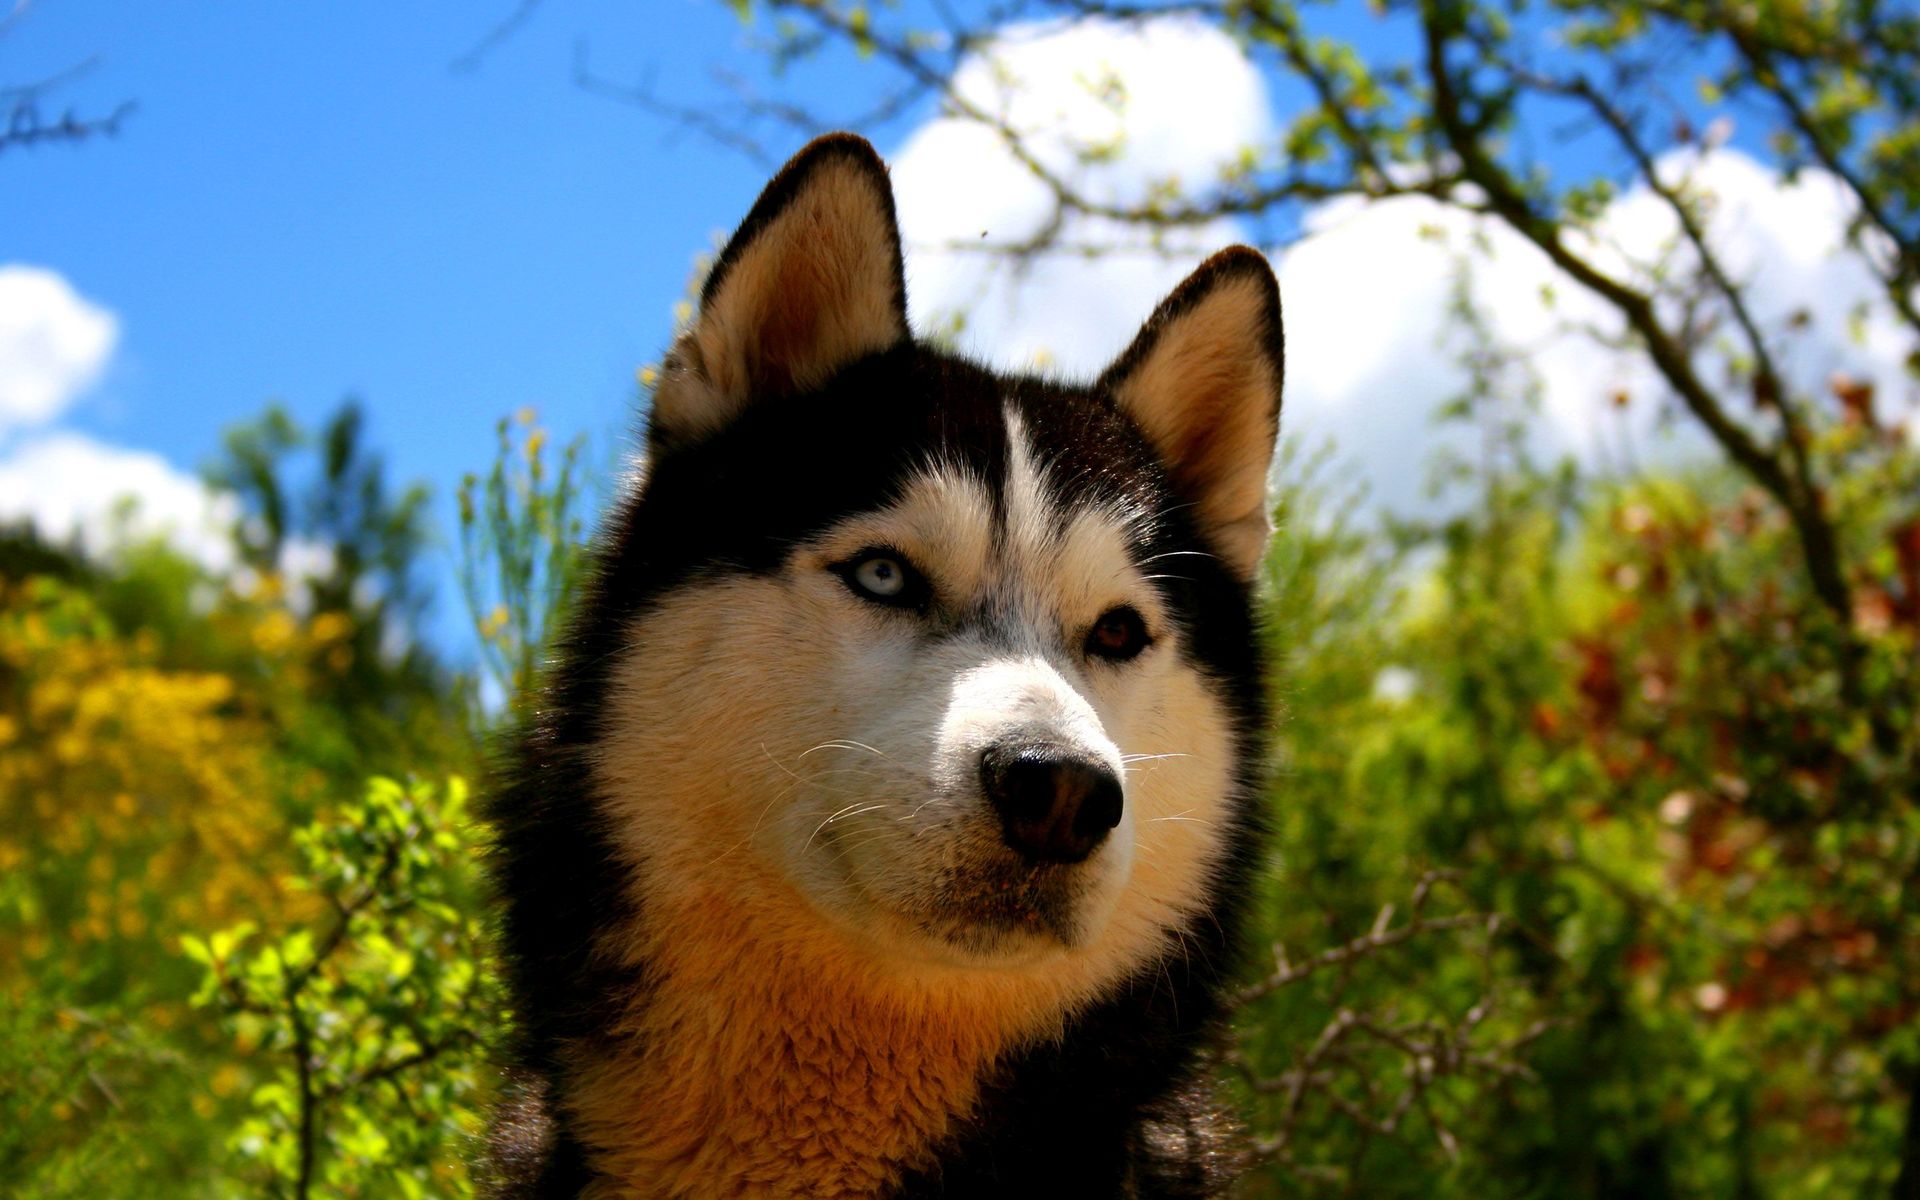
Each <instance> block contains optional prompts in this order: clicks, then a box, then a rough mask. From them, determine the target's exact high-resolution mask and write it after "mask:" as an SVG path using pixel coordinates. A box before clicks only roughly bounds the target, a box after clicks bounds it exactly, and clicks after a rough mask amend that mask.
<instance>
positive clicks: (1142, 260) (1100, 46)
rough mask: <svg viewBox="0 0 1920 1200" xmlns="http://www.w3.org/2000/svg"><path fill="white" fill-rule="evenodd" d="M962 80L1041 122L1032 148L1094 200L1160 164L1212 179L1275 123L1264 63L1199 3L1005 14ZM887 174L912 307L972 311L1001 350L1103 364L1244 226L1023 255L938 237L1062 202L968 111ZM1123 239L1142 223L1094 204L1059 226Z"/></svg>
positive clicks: (1029, 123)
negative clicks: (1204, 17) (1027, 260)
mask: <svg viewBox="0 0 1920 1200" xmlns="http://www.w3.org/2000/svg"><path fill="white" fill-rule="evenodd" d="M954 86H955V88H956V90H957V92H958V93H959V94H960V95H961V96H963V97H965V98H966V99H967V100H968V101H969V102H970V103H972V104H975V105H977V106H979V107H980V108H982V109H984V110H986V111H987V112H990V113H992V114H994V115H995V116H996V117H998V118H999V119H1000V120H1002V121H1004V122H1005V123H1006V124H1007V125H1008V126H1010V127H1012V128H1014V129H1018V130H1021V131H1023V132H1030V133H1032V134H1033V137H1032V139H1031V145H1032V148H1033V152H1034V154H1035V157H1037V158H1038V159H1039V160H1040V161H1041V162H1043V163H1044V164H1045V165H1046V166H1047V168H1048V170H1049V171H1051V172H1053V173H1055V174H1056V175H1058V176H1059V177H1062V178H1065V179H1068V180H1071V181H1072V182H1073V185H1074V186H1075V188H1076V189H1077V190H1078V191H1080V192H1081V193H1082V194H1084V195H1086V196H1088V197H1089V198H1091V199H1093V200H1095V201H1099V202H1106V203H1117V204H1126V203H1137V202H1139V201H1140V200H1142V199H1144V198H1145V197H1146V195H1147V194H1148V189H1149V188H1150V187H1151V186H1153V185H1154V184H1156V183H1160V182H1164V181H1174V182H1177V183H1180V184H1182V185H1184V186H1186V187H1188V188H1196V187H1202V186H1204V185H1205V184H1206V183H1207V182H1209V181H1211V180H1212V179H1214V178H1215V177H1217V175H1218V173H1219V171H1220V170H1221V169H1222V168H1223V167H1225V166H1227V165H1229V164H1230V163H1232V162H1233V161H1234V160H1235V159H1236V158H1237V157H1238V156H1239V155H1240V153H1241V152H1242V151H1243V150H1244V149H1246V148H1247V147H1249V146H1252V145H1254V144H1257V143H1258V142H1260V141H1261V140H1262V139H1264V138H1265V137H1267V136H1268V134H1269V119H1270V118H1269V106H1268V102H1267V96H1266V89H1265V86H1264V85H1263V84H1262V82H1261V80H1260V77H1259V74H1258V73H1257V72H1256V71H1254V70H1253V69H1252V67H1251V66H1250V65H1249V64H1248V63H1247V61H1246V58H1245V57H1244V56H1243V55H1242V54H1241V52H1240V50H1239V48H1238V47H1237V46H1235V45H1234V43H1233V41H1232V40H1231V39H1230V38H1227V37H1226V36H1225V35H1223V34H1221V33H1220V32H1219V31H1218V30H1215V29H1212V28H1210V27H1208V26H1206V25H1204V24H1202V23H1200V22H1197V21H1191V20H1184V19H1169V20H1164V21H1155V22H1150V23H1147V24H1143V25H1120V24H1114V23H1110V22H1104V21H1085V22H1079V23H1075V24H1061V23H1057V22H1048V23H1044V24H1034V25H1019V26H1010V27H1009V28H1008V29H1006V30H1005V31H1004V32H1003V33H1002V35H1001V38H1000V39H999V41H997V42H996V43H995V44H994V46H993V47H991V48H990V49H989V50H988V51H987V52H985V53H984V54H975V55H973V56H971V57H969V58H968V59H967V60H966V61H965V62H964V63H963V64H962V65H961V67H960V69H959V71H958V72H957V73H956V75H955V77H954ZM1123 134H1124V138H1122V135H1123ZM1109 150H1110V151H1111V153H1109ZM1089 154H1093V155H1094V160H1091V161H1090V160H1089V158H1088V155H1089ZM893 181H894V188H895V190H896V193H897V196H898V201H899V209H900V221H901V233H902V236H903V237H904V239H905V240H906V242H907V244H908V255H907V281H908V289H909V294H910V295H911V297H912V301H913V309H914V317H915V320H916V322H917V323H918V325H919V326H920V327H921V329H922V330H939V329H940V328H942V326H943V324H944V322H945V320H946V319H947V318H948V317H950V316H951V315H952V314H953V313H955V312H963V313H965V315H966V326H965V329H964V331H963V333H962V336H961V338H960V343H961V345H962V347H963V348H964V349H966V350H968V351H969V352H972V353H975V354H978V355H981V356H983V357H985V358H987V359H989V360H990V361H993V362H995V363H998V364H1001V365H1003V366H1020V367H1025V366H1031V365H1033V364H1034V363H1036V362H1041V363H1051V364H1053V365H1055V366H1057V367H1059V368H1060V369H1063V370H1067V371H1072V372H1074V373H1076V374H1091V373H1093V372H1095V371H1098V370H1099V368H1100V367H1102V366H1104V365H1105V364H1106V362H1107V360H1109V359H1111V358H1112V357H1113V356H1114V355H1116V354H1117V353H1119V351H1120V350H1122V349H1124V348H1125V346H1126V343H1127V341H1128V340H1129V339H1130V338H1131V337H1132V335H1133V333H1134V331H1135V329H1136V328H1138V326H1139V324H1140V322H1141V321H1142V320H1143V319H1144V318H1145V317H1146V316H1147V314H1148V313H1149V312H1151V311H1152V308H1153V305H1154V303H1155V302H1156V301H1157V300H1158V299H1159V298H1160V297H1161V296H1163V295H1165V294H1166V293H1167V292H1168V291H1170V290H1171V289H1172V288H1173V286H1174V285H1175V284H1177V283H1178V282H1179V281H1180V280H1181V278H1182V277H1183V276H1185V275H1186V273H1187V272H1188V271H1190V270H1191V269H1192V268H1193V267H1194V265H1195V264H1196V263H1197V262H1198V261H1199V259H1200V258H1201V257H1203V256H1204V252H1205V251H1206V250H1210V249H1217V248H1218V247H1220V246H1223V245H1226V244H1227V243H1229V242H1232V241H1235V240H1237V239H1238V238H1239V236H1240V234H1239V231H1238V229H1237V227H1236V226H1235V225H1234V224H1233V223H1232V222H1228V221H1220V222H1215V223H1214V224H1213V225H1211V226H1207V227H1202V228H1199V229H1195V230H1192V231H1191V232H1189V233H1185V234H1182V235H1180V240H1179V243H1178V244H1180V245H1183V246H1191V247H1194V248H1196V250H1197V251H1198V252H1196V253H1193V254H1189V255H1175V256H1173V257H1171V258H1166V257H1161V256H1159V255H1156V254H1152V253H1140V252H1135V253H1125V254H1119V255H1110V256H1106V257H1102V258H1099V259H1091V260H1083V259H1075V258H1062V257H1053V258H1048V259H1046V260H1044V261H1041V262H1039V263H1036V264H1034V267H1033V269H1032V270H1030V271H1026V272H1021V271H1019V270H1017V269H1016V268H1015V267H1013V266H1010V265H1008V264H1006V263H1004V262H996V261H994V260H992V259H990V258H988V257H986V256H984V255H981V254H977V253H969V252H966V251H954V250H949V249H944V247H946V246H949V245H951V244H952V243H955V242H975V241H980V240H983V239H984V240H986V241H989V242H993V243H1006V242H1017V241H1020V240H1023V239H1026V238H1030V237H1032V236H1033V235H1034V234H1036V233H1038V232H1039V231H1040V229H1041V228H1042V227H1043V225H1044V223H1045V222H1046V220H1047V219H1048V218H1049V216H1050V215H1051V213H1052V210H1053V204H1052V199H1053V198H1052V194H1051V193H1050V192H1049V191H1048V189H1047V187H1046V185H1045V184H1044V183H1042V182H1041V181H1040V180H1039V179H1037V178H1035V177H1034V175H1033V174H1032V172H1030V171H1028V170H1027V169H1026V168H1025V167H1024V166H1023V165H1022V164H1020V163H1019V162H1017V161H1016V160H1015V159H1014V158H1013V157H1012V155H1010V154H1009V153H1007V151H1006V149H1005V147H1004V146H1003V145H1002V144H1001V142H1000V139H999V137H998V135H997V134H996V133H995V132H994V131H993V130H991V129H988V128H987V127H985V126H983V125H981V124H979V123H978V122H974V121H969V120H965V119H960V118H953V117H944V118H939V119H936V120H934V121H932V122H930V123H929V124H927V125H925V126H923V127H922V128H921V129H919V130H918V131H917V132H915V133H914V134H913V135H912V136H911V137H910V138H909V139H908V140H907V143H906V145H905V146H903V147H902V148H901V150H900V152H899V154H898V155H896V156H895V157H894V160H893ZM1115 240H1119V241H1123V242H1124V241H1138V235H1137V234H1130V233H1127V232H1126V231H1123V230H1117V229H1115V228H1113V227H1112V226H1110V225H1108V224H1106V223H1104V222H1100V221H1095V220H1089V219H1084V218H1082V219H1077V220H1075V221H1073V222H1072V224H1071V227H1070V228H1068V229H1066V230H1064V231H1063V241H1065V242H1067V243H1069V244H1076V243H1084V244H1100V243H1107V242H1113V241H1115Z"/></svg>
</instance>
